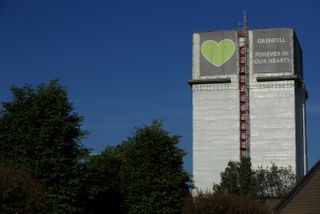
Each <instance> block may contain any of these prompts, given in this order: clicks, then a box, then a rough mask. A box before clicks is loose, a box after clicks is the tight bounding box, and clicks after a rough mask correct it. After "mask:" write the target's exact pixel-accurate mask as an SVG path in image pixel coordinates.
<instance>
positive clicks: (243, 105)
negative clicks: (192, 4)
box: [188, 28, 307, 190]
mask: <svg viewBox="0 0 320 214" xmlns="http://www.w3.org/2000/svg"><path fill="white" fill-rule="evenodd" d="M192 55H193V57H192V60H193V67H192V80H190V81H188V83H189V85H190V86H191V88H192V105H193V115H192V116H193V176H194V177H193V179H194V181H195V186H196V187H197V188H198V189H199V190H211V189H212V186H213V183H219V182H220V173H221V172H222V171H224V169H225V168H226V166H227V164H228V162H229V161H239V159H240V157H250V158H251V162H252V165H253V167H258V166H264V167H266V166H268V165H271V164H272V163H275V164H276V165H278V166H284V167H288V166H291V167H292V168H293V170H294V171H295V172H296V174H297V177H298V178H301V177H302V176H303V175H304V174H306V169H307V156H306V131H305V120H306V119H305V100H306V98H307V95H306V94H307V93H306V89H305V85H304V82H303V69H302V51H301V48H300V45H299V42H298V40H297V38H296V36H295V33H294V31H293V29H291V28H273V29H255V30H248V29H242V30H231V31H214V32H201V33H194V34H193V54H192Z"/></svg>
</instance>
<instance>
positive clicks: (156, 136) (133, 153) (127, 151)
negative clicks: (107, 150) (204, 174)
mask: <svg viewBox="0 0 320 214" xmlns="http://www.w3.org/2000/svg"><path fill="white" fill-rule="evenodd" d="M178 142H179V136H176V135H170V134H169V133H167V132H166V131H165V130H164V129H163V128H162V124H161V122H159V121H153V122H152V124H151V125H150V126H144V127H143V128H138V129H136V131H135V133H133V135H132V136H131V137H129V138H128V139H127V140H126V141H125V142H124V143H123V144H122V145H120V146H119V147H118V148H117V150H118V151H119V154H120V155H121V156H122V159H123V165H122V166H121V169H120V174H119V175H120V180H121V186H120V190H121V194H122V195H123V198H124V204H125V208H126V212H127V213H139V214H149V213H166V214H170V213H181V208H182V206H183V199H184V198H185V196H186V195H187V194H188V193H189V187H190V178H189V175H188V173H187V172H186V171H185V170H184V169H183V166H182V165H183V159H182V158H183V156H184V155H185V152H184V151H183V150H182V149H179V148H178V147H177V144H178Z"/></svg>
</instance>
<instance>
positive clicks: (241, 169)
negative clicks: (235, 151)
mask: <svg viewBox="0 0 320 214" xmlns="http://www.w3.org/2000/svg"><path fill="white" fill-rule="evenodd" d="M256 185H257V183H256V178H255V176H254V171H253V170H252V169H251V162H250V158H241V161H240V162H233V161H230V162H229V163H228V166H227V168H226V169H225V171H224V172H222V173H221V183H220V184H219V185H217V184H215V185H214V187H213V189H214V191H216V192H225V193H231V194H235V195H244V196H249V197H254V196H255V195H256Z"/></svg>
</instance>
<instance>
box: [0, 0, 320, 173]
mask: <svg viewBox="0 0 320 214" xmlns="http://www.w3.org/2000/svg"><path fill="white" fill-rule="evenodd" d="M244 9H245V10H247V12H248V20H249V24H248V25H249V27H250V28H270V27H288V26H291V27H293V28H294V29H295V31H296V33H297V36H298V39H299V40H300V44H301V46H302V49H303V54H304V74H305V82H306V85H307V89H308V92H309V100H308V102H307V117H308V118H307V120H308V121H307V135H308V154H309V167H311V166H312V165H313V164H314V163H315V161H316V160H318V159H319V158H320V153H319V152H320V144H319V139H320V129H319V127H320V94H319V93H320V84H319V79H320V74H319V72H320V69H319V68H320V59H319V53H318V52H319V51H320V43H319V41H318V40H319V38H320V22H319V20H320V1H317V0H313V1H312V0H305V1H292V0H291V1H289V0H282V1H280V0H268V1H256V0H251V1H249V0H241V1H237V0H233V1H231V0H222V1H214V0H210V1H209V0H197V1H188V0H155V1H153V0H134V1H130V0H126V1H123V0H122V1H121V0H117V1H116V0H0V72H1V78H0V100H1V101H6V100H9V99H10V92H9V87H10V85H12V84H15V85H18V86H23V85H24V84H26V83H28V84H33V85H37V84H39V83H43V82H46V83H47V82H48V81H49V80H51V79H54V78H60V79H61V83H62V84H63V85H65V86H66V87H67V88H68V92H69V97H70V100H71V102H73V104H74V107H75V111H76V112H78V113H80V114H81V115H83V116H84V118H85V121H84V126H83V128H84V129H87V130H88V131H89V132H90V135H89V136H88V137H87V138H86V139H85V140H84V143H85V146H86V147H90V148H92V149H93V150H94V151H95V152H99V151H101V150H102V149H103V148H104V147H106V146H107V145H116V144H118V143H121V142H122V141H123V140H124V139H126V137H128V136H129V135H130V134H131V133H132V132H133V131H134V127H140V126H142V125H143V124H150V122H151V121H152V119H157V118H158V119H162V120H163V124H164V128H165V129H166V130H168V131H169V132H170V133H172V134H179V135H181V136H182V138H181V143H180V147H182V148H183V149H185V150H186V151H187V153H188V154H187V155H186V157H185V167H186V169H187V170H188V171H189V172H191V168H192V118H191V116H192V115H191V114H192V106H191V105H192V104H191V89H190V88H189V86H188V85H187V83H186V82H187V80H189V79H191V67H192V61H191V48H192V46H191V45H192V33H193V32H198V31H213V30H221V29H235V28H238V27H239V23H240V22H241V21H242V13H243V10H244Z"/></svg>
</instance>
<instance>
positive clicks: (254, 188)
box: [213, 158, 295, 199]
mask: <svg viewBox="0 0 320 214" xmlns="http://www.w3.org/2000/svg"><path fill="white" fill-rule="evenodd" d="M294 185H295V175H294V173H293V171H292V168H291V167H289V168H285V167H277V166H276V165H275V164H272V166H271V167H270V168H269V167H267V168H262V167H259V168H258V169H256V170H253V169H252V168H251V163H250V159H249V158H241V161H240V162H233V161H230V162H229V163H228V166H227V167H226V169H225V171H224V172H222V173H221V183H220V184H214V186H213V190H214V191H215V192H224V193H230V194H235V195H243V196H247V197H251V198H259V199H266V198H281V197H283V196H285V195H286V194H287V193H288V192H289V191H290V190H291V189H292V188H293V187H294Z"/></svg>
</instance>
